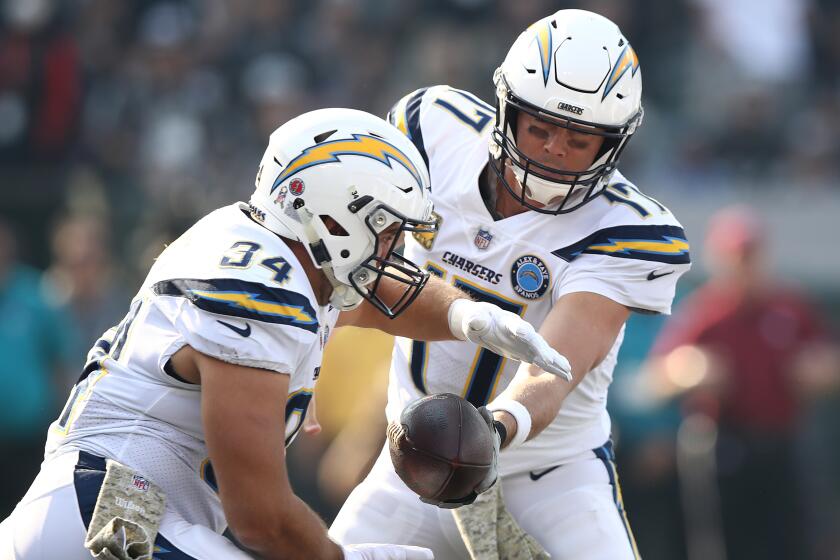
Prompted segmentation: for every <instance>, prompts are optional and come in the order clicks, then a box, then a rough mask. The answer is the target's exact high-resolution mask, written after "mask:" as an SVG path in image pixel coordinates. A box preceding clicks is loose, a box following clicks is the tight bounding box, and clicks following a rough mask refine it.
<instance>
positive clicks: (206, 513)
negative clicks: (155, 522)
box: [47, 204, 338, 530]
mask: <svg viewBox="0 0 840 560" xmlns="http://www.w3.org/2000/svg"><path fill="white" fill-rule="evenodd" d="M337 318H338V311H337V310H333V309H332V308H330V307H329V306H324V307H321V306H319V305H318V304H317V300H316V298H315V294H314V293H313V291H312V287H311V286H310V284H309V281H308V279H307V277H306V274H305V273H304V270H303V267H302V266H301V264H300V262H299V261H298V260H297V258H296V257H295V255H294V254H293V253H292V251H291V249H290V248H289V247H288V245H286V243H284V242H283V241H282V240H281V239H280V238H279V237H278V236H277V235H275V234H274V233H272V232H270V231H269V230H267V229H265V228H264V227H262V226H260V225H259V224H257V223H255V222H254V221H252V220H251V218H250V217H249V216H248V215H247V214H246V213H245V211H243V210H242V208H241V207H240V205H239V204H233V205H231V206H227V207H224V208H221V209H219V210H216V211H215V212H212V213H211V214H209V215H207V216H205V217H204V218H203V219H201V220H200V221H199V222H197V223H196V224H195V225H194V226H193V227H192V228H190V229H189V230H188V231H187V232H186V233H184V234H183V235H182V236H181V237H180V238H178V239H177V240H176V241H175V242H174V243H172V244H171V245H169V246H168V247H167V248H166V249H165V250H164V251H163V253H162V254H161V255H160V257H159V258H158V259H157V261H156V263H155V264H154V266H153V267H152V269H151V270H150V271H149V275H148V276H147V277H146V280H145V282H144V283H143V286H142V287H141V288H140V291H139V292H138V294H137V296H136V297H135V298H134V300H133V301H132V303H131V307H130V310H129V312H128V314H127V315H126V317H125V319H123V321H122V322H121V323H120V324H119V325H117V326H116V327H115V328H113V329H111V330H109V331H108V332H107V333H106V334H105V336H103V337H102V338H101V339H100V340H99V341H97V342H96V344H95V346H94V348H93V349H92V350H91V352H90V354H89V356H88V358H89V362H88V364H87V366H86V367H85V370H84V373H83V374H82V377H81V379H80V381H79V383H78V384H77V385H76V387H75V388H74V390H73V392H72V394H71V396H70V399H69V400H68V402H67V405H66V406H65V408H64V410H63V411H62V413H61V415H60V417H59V418H58V419H57V420H56V421H55V422H54V423H53V424H52V426H51V427H50V432H49V436H48V440H47V455H48V456H50V455H57V454H61V453H63V452H65V451H67V450H75V449H79V450H84V451H88V452H90V453H94V454H96V455H100V456H103V457H108V458H112V459H115V460H117V461H120V462H122V463H124V464H126V465H129V466H131V467H133V468H134V469H135V470H136V471H138V472H140V473H142V474H143V475H144V476H146V477H147V478H149V479H151V480H152V481H154V482H156V483H157V484H158V485H160V486H161V487H163V489H164V491H165V492H166V499H167V505H168V506H170V507H172V508H174V509H175V511H177V512H178V513H180V514H181V515H182V516H183V517H184V518H185V519H186V520H187V521H189V522H190V523H194V524H200V525H205V526H207V527H211V528H214V529H216V530H222V529H223V528H224V527H225V525H226V523H225V521H224V516H223V514H222V509H221V504H220V502H219V500H218V497H217V496H216V494H215V477H214V476H213V471H212V465H211V464H210V463H209V460H208V454H207V449H206V445H205V442H204V433H203V428H202V423H201V393H200V386H199V385H194V384H192V383H188V382H186V381H184V380H183V379H181V378H179V377H178V376H177V373H175V372H174V370H173V369H172V367H171V365H170V364H169V359H170V357H171V356H172V355H173V354H174V353H175V352H176V351H178V350H179V349H180V348H182V347H183V346H185V345H189V346H191V347H193V348H195V349H196V350H198V351H199V352H202V353H203V354H207V355H209V356H213V357H215V358H218V359H219V360H223V361H225V362H230V363H234V364H240V365H244V366H249V367H256V368H263V369H267V370H271V371H276V372H278V373H279V374H287V375H290V381H289V396H288V399H287V401H286V403H285V407H286V443H287V444H288V443H290V442H291V440H292V438H293V437H294V435H295V433H296V432H297V430H298V428H299V427H300V425H301V423H302V421H303V417H304V415H305V414H306V408H307V406H308V404H309V400H310V399H311V397H312V391H313V388H314V385H315V379H316V378H317V376H318V371H319V368H320V365H321V356H322V351H323V347H324V344H325V342H326V337H327V336H328V333H329V331H330V329H331V328H332V327H333V326H334V324H335V321H336V319H337ZM279 406H283V403H280V404H279Z"/></svg>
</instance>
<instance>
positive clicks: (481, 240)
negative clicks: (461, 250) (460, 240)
mask: <svg viewBox="0 0 840 560" xmlns="http://www.w3.org/2000/svg"><path fill="white" fill-rule="evenodd" d="M473 241H475V246H476V247H478V248H479V249H481V250H484V249H486V248H487V247H489V246H490V242H491V241H493V234H492V233H490V232H489V231H487V230H486V229H484V228H479V229H478V233H476V234H475V239H474V240H473Z"/></svg>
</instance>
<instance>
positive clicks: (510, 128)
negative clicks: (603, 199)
mask: <svg viewBox="0 0 840 560" xmlns="http://www.w3.org/2000/svg"><path fill="white" fill-rule="evenodd" d="M493 80H494V84H495V86H496V125H495V127H494V129H493V134H492V135H491V139H490V154H491V156H492V157H491V158H490V162H491V167H492V168H493V170H494V171H495V172H496V174H497V175H498V176H499V178H500V180H501V181H502V183H503V184H504V186H505V188H507V189H508V191H509V192H510V193H511V194H512V195H513V196H515V197H516V198H517V199H518V200H519V201H520V202H521V203H522V204H523V205H525V206H527V207H528V208H530V209H532V210H536V211H538V212H543V213H548V214H561V213H565V212H570V211H571V210H574V209H575V208H578V207H580V206H581V205H582V204H585V203H586V202H588V201H590V200H592V199H593V198H595V197H596V196H597V195H598V194H600V192H601V191H602V190H603V189H604V188H605V187H606V185H607V182H608V181H609V178H610V176H611V175H612V173H613V171H614V170H615V168H616V165H617V164H618V157H619V155H620V154H621V151H622V150H623V149H624V147H625V146H626V145H627V141H628V140H629V139H630V137H631V136H632V135H633V133H634V132H635V131H636V128H637V127H638V126H639V124H641V122H642V114H643V111H642V106H641V98H642V74H641V72H640V71H639V60H638V58H637V56H636V53H635V52H634V51H633V48H632V47H631V46H630V43H629V42H628V41H627V39H625V38H624V36H623V35H622V34H621V31H620V30H619V29H618V27H617V26H616V25H615V24H614V23H613V22H611V21H610V20H608V19H607V18H605V17H603V16H600V15H598V14H594V13H592V12H587V11H584V10H560V11H559V12H557V13H555V14H553V15H551V16H548V17H547V18H543V19H541V20H539V21H538V22H536V23H535V24H533V25H531V26H530V27H529V28H528V29H527V30H525V32H524V33H522V34H521V35H520V36H519V37H518V38H517V39H516V41H515V42H514V44H513V46H512V47H511V49H510V51H509V52H508V54H507V57H506V58H505V60H504V62H503V63H502V65H501V66H500V67H499V68H498V69H497V70H496V73H495V74H494V76H493ZM519 111H525V112H527V113H529V114H530V115H532V116H534V117H536V118H538V119H539V120H541V121H544V122H547V123H550V124H553V125H556V126H562V127H565V128H570V129H574V130H576V131H578V132H585V133H587V134H593V135H598V136H602V137H603V138H604V143H603V145H602V147H601V149H600V151H599V152H598V154H597V155H596V157H595V161H593V162H592V165H591V166H590V167H589V168H588V169H586V170H585V171H570V170H564V169H556V168H553V167H550V166H548V165H544V164H542V163H540V162H538V161H535V160H534V159H532V158H529V157H527V156H526V155H525V154H523V153H522V152H521V151H520V150H519V149H518V148H517V146H516V124H517V115H518V112H519ZM506 166H510V167H511V169H512V171H513V172H514V175H515V176H516V179H517V180H518V182H519V184H520V185H519V186H520V187H521V188H518V189H514V188H512V187H511V185H509V184H508V182H507V181H506V180H505V177H504V169H505V167H506ZM558 175H562V176H565V177H569V179H568V180H562V179H557V178H556V177H557V176H558ZM526 197H527V198H528V199H531V200H533V201H536V202H538V203H540V206H537V205H534V204H529V203H528V200H527V199H526Z"/></svg>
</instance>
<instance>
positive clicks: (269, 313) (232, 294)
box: [152, 278, 318, 333]
mask: <svg viewBox="0 0 840 560" xmlns="http://www.w3.org/2000/svg"><path fill="white" fill-rule="evenodd" d="M152 291H154V293H156V294H157V295H161V296H175V297H183V298H186V299H188V300H190V301H191V302H192V303H193V305H195V306H196V307H198V308H199V309H203V310H204V311H209V312H211V313H218V314H220V315H230V316H233V317H241V318H243V319H254V320H256V321H263V322H265V323H277V324H280V325H291V326H293V327H298V328H301V329H304V330H307V331H309V332H312V333H316V332H318V315H317V314H316V312H315V309H313V307H312V305H311V304H310V303H309V299H308V298H307V297H306V296H304V295H302V294H299V293H297V292H293V291H291V290H284V289H282V288H269V287H267V286H264V285H263V284H259V283H257V282H246V281H244V280H236V279H233V278H212V279H207V280H193V279H177V280H163V281H162V282H158V283H157V284H155V285H154V286H152Z"/></svg>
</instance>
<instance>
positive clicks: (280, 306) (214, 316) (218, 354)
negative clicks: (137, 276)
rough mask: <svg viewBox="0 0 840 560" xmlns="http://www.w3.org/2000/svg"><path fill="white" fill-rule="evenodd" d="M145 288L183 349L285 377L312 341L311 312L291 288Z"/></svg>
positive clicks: (232, 284)
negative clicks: (177, 335)
mask: <svg viewBox="0 0 840 560" xmlns="http://www.w3.org/2000/svg"><path fill="white" fill-rule="evenodd" d="M151 289H152V292H153V293H154V294H155V296H157V297H155V298H154V305H155V306H156V307H157V308H158V309H159V310H160V311H161V312H162V313H163V314H164V315H165V316H166V317H167V318H168V319H169V320H170V321H171V323H172V325H173V327H174V328H175V329H176V330H177V331H178V333H179V334H180V335H181V336H182V337H183V338H184V340H185V341H186V343H187V344H188V345H190V346H192V347H193V348H195V349H196V350H198V351H199V352H201V353H203V354H207V355H208V356H213V357H214V358H218V359H220V360H222V361H225V362H230V363H234V364H239V365H243V366H248V367H256V368H262V369H268V370H272V371H277V372H281V373H291V372H293V371H295V370H296V369H297V368H298V367H299V364H300V363H301V361H302V359H303V357H304V356H305V355H306V354H308V352H309V350H310V347H311V345H312V343H313V342H314V341H315V340H316V338H317V332H318V328H319V324H318V316H317V313H316V311H315V309H314V308H313V306H312V304H311V302H310V301H309V299H308V298H307V297H306V296H304V295H302V294H300V293H297V292H294V291H291V290H286V289H283V288H270V287H267V286H265V285H263V284H260V283H257V282H249V281H246V280H239V279H231V278H210V279H183V278H182V279H171V280H162V281H159V282H157V283H155V284H154V285H153V286H152V288H151Z"/></svg>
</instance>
